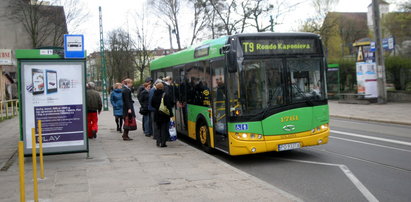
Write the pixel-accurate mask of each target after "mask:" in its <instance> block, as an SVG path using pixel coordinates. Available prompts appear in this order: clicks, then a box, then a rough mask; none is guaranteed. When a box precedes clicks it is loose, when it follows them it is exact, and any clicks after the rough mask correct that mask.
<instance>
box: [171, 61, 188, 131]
mask: <svg viewBox="0 0 411 202" xmlns="http://www.w3.org/2000/svg"><path fill="white" fill-rule="evenodd" d="M173 78H174V84H175V89H174V98H175V102H176V106H175V113H174V116H175V122H176V129H177V131H178V132H179V133H182V134H185V135H187V127H186V123H187V122H186V121H187V120H186V119H185V116H184V114H185V107H184V106H185V105H186V102H187V99H186V84H185V83H184V82H185V80H184V78H185V72H184V66H177V67H174V68H173Z"/></svg>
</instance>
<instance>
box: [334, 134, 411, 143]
mask: <svg viewBox="0 0 411 202" xmlns="http://www.w3.org/2000/svg"><path fill="white" fill-rule="evenodd" d="M330 132H332V133H337V134H340V135H348V136H354V137H361V138H366V139H370V140H378V141H383V142H390V143H395V144H401V145H406V146H411V142H404V141H399V140H390V139H387V138H381V137H372V136H367V135H360V134H355V133H348V132H342V131H337V130H331V131H330Z"/></svg>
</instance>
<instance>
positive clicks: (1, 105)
mask: <svg viewBox="0 0 411 202" xmlns="http://www.w3.org/2000/svg"><path fill="white" fill-rule="evenodd" d="M0 116H1V120H3V119H4V117H3V102H2V101H0Z"/></svg>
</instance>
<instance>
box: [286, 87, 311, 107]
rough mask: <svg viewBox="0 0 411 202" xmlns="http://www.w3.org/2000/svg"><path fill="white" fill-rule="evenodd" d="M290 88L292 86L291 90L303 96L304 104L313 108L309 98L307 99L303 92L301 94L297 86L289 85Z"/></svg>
mask: <svg viewBox="0 0 411 202" xmlns="http://www.w3.org/2000/svg"><path fill="white" fill-rule="evenodd" d="M291 86H292V88H294V89H296V90H297V92H298V93H299V94H300V95H302V96H303V98H304V100H305V102H306V103H307V104H308V105H310V106H314V104H313V102H311V97H310V98H309V97H307V96H306V95H305V94H304V92H302V91H301V90H300V88H298V87H297V86H295V85H294V84H293V85H291Z"/></svg>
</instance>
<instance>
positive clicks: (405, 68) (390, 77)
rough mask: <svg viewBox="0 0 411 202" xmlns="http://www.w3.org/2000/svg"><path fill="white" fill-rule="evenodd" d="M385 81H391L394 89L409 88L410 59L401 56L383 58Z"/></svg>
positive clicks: (410, 82) (410, 87) (410, 85)
mask: <svg viewBox="0 0 411 202" xmlns="http://www.w3.org/2000/svg"><path fill="white" fill-rule="evenodd" d="M385 72H386V76H387V83H393V84H394V86H395V89H396V90H411V59H409V58H405V57H401V56H389V57H386V58H385Z"/></svg>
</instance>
